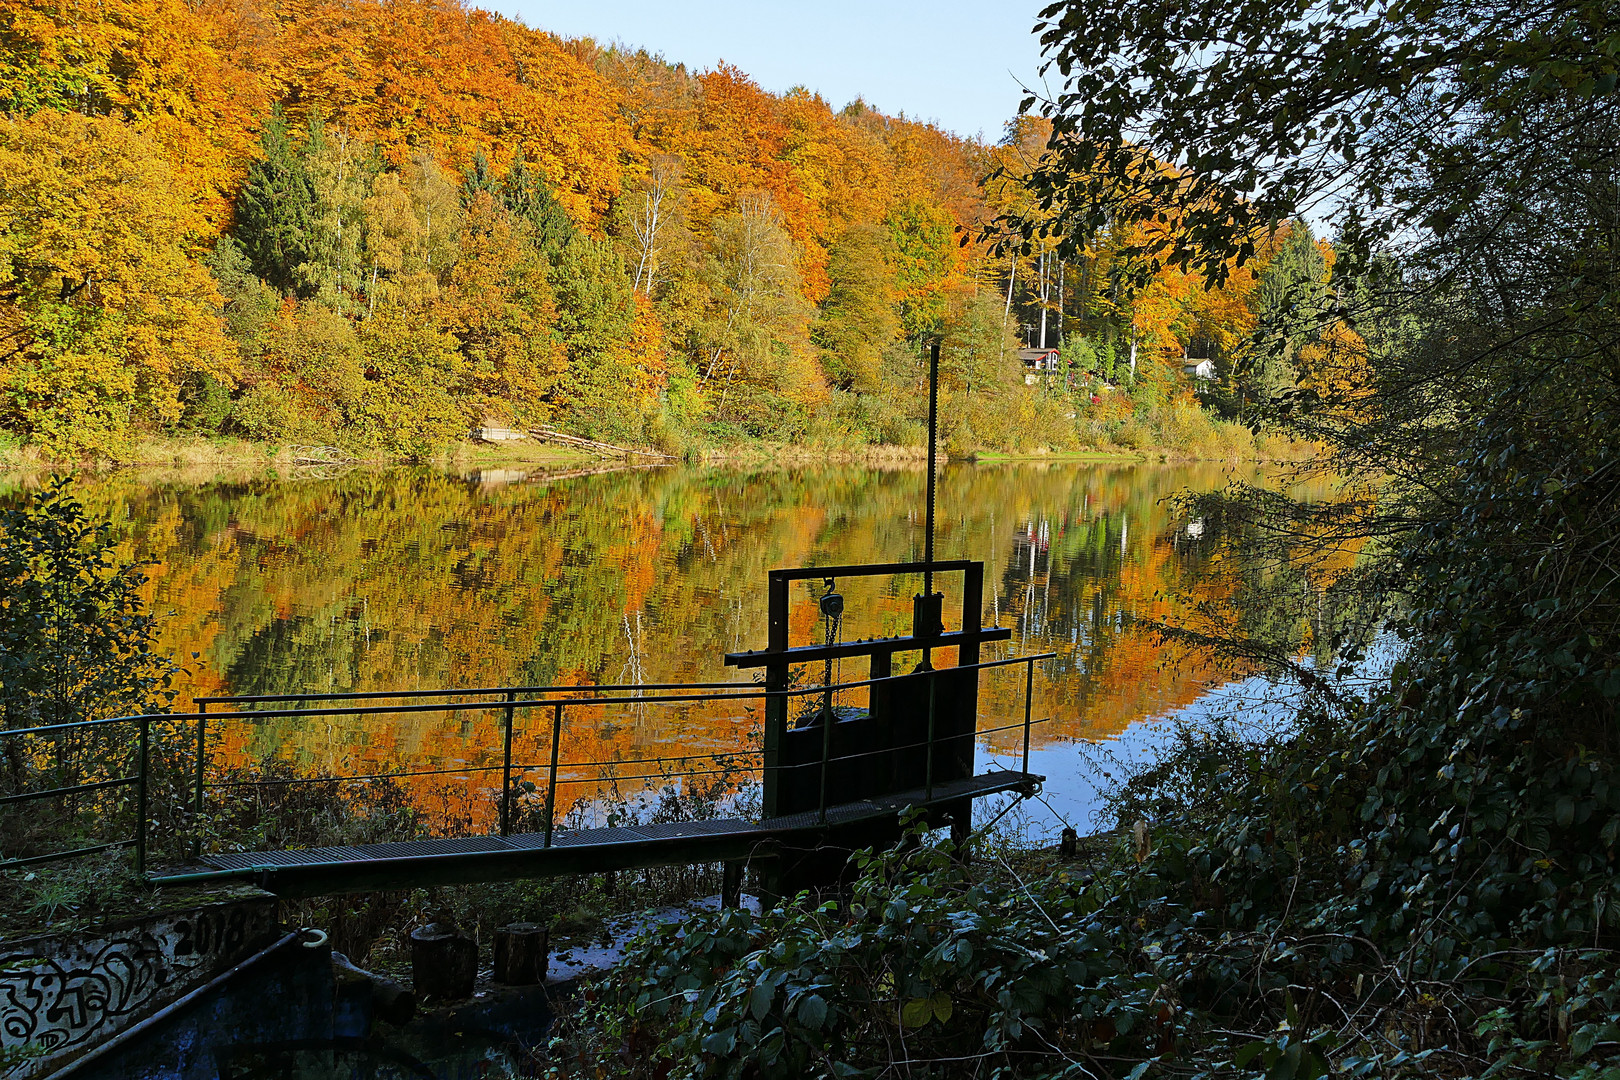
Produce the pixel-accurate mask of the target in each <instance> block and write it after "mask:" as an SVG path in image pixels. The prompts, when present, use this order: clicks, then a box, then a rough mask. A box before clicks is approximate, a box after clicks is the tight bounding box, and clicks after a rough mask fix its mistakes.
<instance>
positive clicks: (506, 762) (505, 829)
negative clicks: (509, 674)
mask: <svg viewBox="0 0 1620 1080" xmlns="http://www.w3.org/2000/svg"><path fill="white" fill-rule="evenodd" d="M516 700H517V691H516V690H508V691H507V692H506V749H505V753H504V754H503V756H502V758H501V835H502V836H510V835H511V834H512V714H513V712H514V711H515V710H514V709H513V708H512V702H514V701H516Z"/></svg>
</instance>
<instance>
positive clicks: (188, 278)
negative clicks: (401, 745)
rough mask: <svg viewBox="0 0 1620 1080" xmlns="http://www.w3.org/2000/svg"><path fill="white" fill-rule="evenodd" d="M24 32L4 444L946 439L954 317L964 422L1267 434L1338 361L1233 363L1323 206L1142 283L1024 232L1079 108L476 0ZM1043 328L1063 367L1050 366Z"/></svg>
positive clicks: (12, 97)
mask: <svg viewBox="0 0 1620 1080" xmlns="http://www.w3.org/2000/svg"><path fill="white" fill-rule="evenodd" d="M0 45H3V49H0V110H3V116H0V237H3V239H0V275H3V278H4V287H3V289H0V340H3V342H4V345H3V346H0V348H3V349H4V354H5V359H4V363H3V365H0V439H3V440H7V441H8V442H9V444H10V445H11V446H12V447H13V448H15V447H16V446H18V445H23V444H27V445H30V446H32V447H33V448H34V452H35V453H36V454H38V455H41V456H44V457H47V458H55V459H58V460H60V459H68V458H74V457H83V456H95V457H103V458H112V459H118V458H120V457H121V456H127V454H128V453H129V448H130V446H131V445H132V444H133V443H134V442H136V441H137V440H140V439H148V438H152V437H161V436H166V435H204V436H211V435H233V436H237V437H243V438H249V439H256V440H264V441H269V442H287V441H291V442H321V443H338V444H341V445H344V446H346V447H348V448H350V449H352V450H355V451H358V452H369V453H382V454H394V455H397V454H420V453H423V452H426V451H428V450H430V449H432V448H434V447H436V446H440V445H443V444H445V443H447V442H449V441H453V440H455V439H458V438H463V437H465V436H466V434H467V432H468V431H469V429H470V428H473V427H476V426H478V425H480V424H484V423H490V424H495V425H499V426H512V427H519V428H521V427H525V426H530V425H533V424H536V423H549V424H556V425H561V426H563V427H566V428H568V429H570V430H574V431H577V432H580V433H583V434H587V435H592V436H596V437H600V438H609V439H613V440H621V441H631V442H639V443H643V444H651V445H658V446H661V447H663V448H664V449H666V450H668V451H671V452H677V453H678V452H681V451H682V450H684V449H686V448H689V447H693V446H713V445H726V444H731V443H737V442H742V441H748V440H756V439H765V440H772V441H803V442H819V443H827V444H833V443H841V444H860V443H891V444H901V445H907V444H910V445H915V444H916V443H917V442H919V441H920V438H921V434H920V432H921V425H920V423H919V420H920V418H921V416H922V413H923V407H924V406H923V403H924V396H925V395H924V394H923V393H922V392H921V380H922V375H923V366H922V363H921V360H920V358H921V356H922V355H923V351H924V350H923V347H922V343H923V342H924V340H925V339H927V338H929V337H933V336H937V337H939V338H940V339H942V341H943V344H944V378H945V382H946V390H945V398H946V400H945V402H944V405H945V415H946V416H947V417H948V421H947V430H946V437H947V439H948V440H949V442H950V445H951V447H952V448H953V449H955V450H959V451H960V450H972V449H975V448H980V447H997V448H1021V447H1031V446H1043V445H1044V446H1053V447H1080V446H1096V445H1109V444H1112V445H1124V446H1141V445H1147V444H1153V443H1158V444H1167V443H1168V444H1181V445H1186V446H1189V447H1190V446H1192V445H1193V444H1194V442H1195V441H1196V440H1200V439H1201V440H1203V441H1202V443H1200V444H1199V447H1201V449H1196V448H1195V450H1194V452H1201V453H1203V454H1204V455H1205V456H1232V455H1233V454H1235V453H1243V452H1248V451H1249V450H1250V449H1252V446H1251V444H1250V442H1249V439H1248V435H1247V432H1245V431H1243V430H1242V429H1241V428H1240V427H1239V426H1237V425H1235V424H1226V425H1216V424H1212V423H1211V422H1210V420H1209V419H1208V417H1207V415H1206V408H1205V407H1207V406H1211V405H1213V406H1216V407H1218V408H1219V409H1220V410H1222V411H1224V412H1226V413H1227V414H1229V415H1230V416H1232V417H1234V418H1241V417H1242V414H1243V412H1244V409H1245V402H1246V401H1248V400H1249V399H1251V398H1252V397H1254V396H1255V395H1256V394H1262V395H1263V394H1266V393H1270V392H1273V391H1274V390H1275V389H1276V385H1274V384H1278V383H1279V381H1280V380H1290V379H1293V378H1296V377H1301V376H1302V375H1303V376H1305V377H1308V376H1309V373H1308V372H1305V371H1304V370H1303V369H1301V371H1285V372H1279V371H1270V370H1266V371H1257V372H1246V373H1245V374H1244V375H1242V376H1241V377H1240V376H1237V375H1235V374H1234V371H1236V370H1239V369H1240V367H1241V365H1240V363H1239V362H1240V360H1241V358H1242V354H1243V353H1244V350H1245V349H1246V347H1247V342H1249V341H1250V340H1251V338H1252V336H1253V331H1254V330H1255V328H1256V326H1257V325H1258V324H1259V323H1260V322H1262V321H1264V320H1266V319H1267V318H1269V317H1272V316H1274V315H1280V314H1281V313H1283V312H1284V310H1285V309H1288V310H1292V306H1293V304H1294V303H1295V302H1296V301H1297V296H1295V295H1294V294H1295V293H1297V292H1298V290H1297V289H1296V288H1293V286H1294V285H1296V284H1298V281H1296V280H1295V279H1298V278H1299V277H1300V275H1302V274H1304V275H1307V276H1308V277H1309V280H1308V281H1306V282H1305V284H1307V285H1309V286H1310V287H1311V288H1314V289H1317V290H1319V291H1325V290H1326V289H1327V285H1326V280H1327V275H1328V268H1329V266H1330V264H1331V250H1329V249H1327V248H1326V247H1325V246H1319V245H1318V244H1316V243H1315V242H1314V241H1313V240H1312V239H1311V238H1310V236H1309V235H1308V231H1307V230H1305V229H1304V228H1303V227H1301V226H1297V225H1296V226H1289V225H1286V224H1285V225H1284V226H1283V227H1282V228H1281V229H1280V230H1279V231H1278V232H1277V233H1276V235H1275V236H1274V237H1273V238H1272V243H1271V245H1270V247H1269V248H1268V249H1267V250H1264V251H1261V252H1258V253H1257V256H1256V258H1254V259H1252V260H1250V261H1248V262H1247V263H1246V264H1245V265H1244V266H1243V267H1241V268H1239V267H1236V266H1234V267H1232V273H1231V275H1230V276H1229V278H1228V280H1227V282H1226V283H1225V285H1224V286H1223V287H1222V288H1220V289H1217V290H1214V291H1207V290H1206V289H1205V287H1204V285H1205V281H1204V279H1203V278H1202V277H1195V276H1188V275H1186V274H1184V273H1178V272H1175V271H1170V270H1162V271H1154V272H1152V274H1151V281H1150V284H1149V285H1148V287H1147V288H1146V289H1145V290H1144V291H1141V292H1136V291H1133V290H1131V289H1127V288H1124V287H1122V286H1123V285H1124V284H1125V283H1126V282H1128V281H1129V280H1130V279H1131V278H1132V276H1133V274H1137V273H1138V271H1139V269H1140V268H1139V267H1137V266H1135V265H1133V264H1131V262H1130V261H1129V260H1128V259H1125V258H1123V257H1122V256H1121V254H1120V253H1121V252H1123V251H1126V250H1129V249H1130V248H1131V240H1132V238H1131V237H1130V236H1119V235H1113V234H1112V233H1111V232H1110V231H1108V230H1101V231H1099V232H1098V233H1097V234H1096V235H1091V236H1087V237H1085V238H1083V240H1082V243H1081V245H1080V248H1079V249H1071V250H1070V252H1069V254H1067V255H1065V256H1064V257H1061V258H1060V257H1059V255H1058V254H1057V252H1056V242H1055V240H1046V241H1040V242H1036V243H1033V244H1028V245H1024V246H1023V247H1022V249H1021V250H1020V252H1019V253H1018V254H1017V255H1011V254H1003V253H1001V252H1000V251H999V250H998V248H997V241H998V239H1000V238H1001V236H1000V234H999V233H998V231H997V229H996V226H995V223H996V221H997V220H998V219H999V218H1001V216H1002V215H1004V214H1007V213H1010V212H1012V213H1022V214H1024V215H1025V216H1027V214H1028V212H1029V210H1030V206H1029V200H1030V196H1029V194H1028V191H1027V189H1026V188H1025V186H1024V184H1023V182H1022V177H1023V176H1024V175H1026V174H1027V173H1028V172H1029V171H1030V170H1031V169H1032V168H1034V167H1035V165H1036V162H1037V161H1038V159H1039V157H1040V155H1041V154H1042V153H1043V152H1044V151H1043V149H1042V148H1043V147H1044V146H1045V143H1046V139H1047V134H1048V129H1047V127H1046V125H1045V122H1044V121H1041V120H1037V119H1033V118H1026V119H1022V120H1019V121H1017V122H1015V123H1010V124H1009V125H1008V129H1007V132H1006V135H1005V138H1004V139H1003V140H1002V141H1001V142H1000V143H998V144H996V145H987V144H985V143H983V142H980V141H977V140H974V139H963V138H959V137H956V136H954V135H951V134H949V133H947V132H944V131H942V130H940V129H939V128H938V127H937V126H934V125H931V124H927V123H921V122H918V121H916V120H913V119H908V118H906V117H903V116H902V117H892V116H887V115H884V114H883V113H881V112H879V111H877V110H875V109H873V108H871V107H869V106H867V105H866V104H864V103H863V102H860V101H856V102H853V103H850V104H848V105H846V106H844V107H843V108H841V109H835V108H834V107H832V106H830V105H829V104H828V103H827V102H825V101H823V100H821V99H820V98H819V97H817V96H816V95H814V94H812V93H809V92H807V91H804V90H793V91H790V92H788V93H786V94H783V95H780V96H778V95H773V94H770V93H767V92H765V91H764V90H762V89H761V88H760V87H759V86H757V85H756V84H754V83H753V82H752V81H750V79H749V78H748V76H747V75H746V74H744V73H743V72H741V71H738V70H736V69H734V68H731V67H725V66H722V67H720V68H718V69H717V70H714V71H707V72H701V73H694V72H691V71H688V70H687V69H686V68H684V67H683V66H681V65H679V64H673V63H669V62H666V61H665V60H664V59H663V58H662V57H658V56H652V55H648V54H647V53H645V52H642V53H633V54H632V53H629V52H626V51H622V50H616V49H603V48H600V47H598V46H597V45H595V44H593V43H592V42H590V41H564V40H560V39H558V38H557V37H555V36H553V35H550V34H547V33H545V32H543V31H539V30H533V29H529V28H527V27H525V26H523V25H521V24H519V23H517V22H513V21H510V20H507V19H504V18H501V17H498V16H494V15H490V14H487V13H485V12H482V11H477V10H474V9H471V8H468V7H465V6H462V5H461V4H458V3H455V2H453V0H404V2H395V3H388V4H378V3H370V2H360V3H343V4H339V3H335V2H329V0H284V2H280V3H272V2H270V0H241V2H232V3H225V2H223V0H203V2H201V3H197V4H188V3H181V2H180V0H94V2H90V0H18V2H15V3H10V4H7V5H6V7H5V9H4V11H3V12H0ZM1279 248H1280V249H1281V250H1283V251H1285V252H1286V253H1287V257H1286V258H1283V259H1280V260H1273V259H1272V258H1271V255H1272V253H1273V250H1275V249H1279ZM1074 250H1079V251H1080V254H1079V255H1075V254H1074ZM1273 263H1275V265H1276V268H1275V269H1272V266H1273ZM1268 272H1269V273H1270V277H1271V278H1272V279H1274V280H1271V281H1267V280H1266V278H1267V274H1268ZM1284 279H1287V280H1284ZM1290 297H1292V299H1288V298H1290ZM1285 299H1288V302H1287V303H1284V302H1283V301H1284V300H1285ZM1268 305H1269V306H1268ZM1307 344H1308V343H1307ZM1026 346H1044V347H1050V348H1061V349H1062V362H1061V364H1059V365H1058V367H1057V370H1056V371H1053V372H1044V373H1042V374H1039V375H1037V376H1035V377H1034V378H1032V379H1031V378H1026V377H1025V375H1026V373H1025V365H1024V362H1023V361H1021V360H1020V359H1019V357H1018V350H1019V349H1020V348H1021V347H1026ZM1189 357H1190V358H1191V359H1193V360H1198V359H1202V358H1208V359H1210V360H1211V361H1212V362H1213V364H1214V365H1215V367H1216V374H1217V379H1216V380H1214V381H1212V382H1206V383H1205V384H1199V383H1198V382H1197V380H1195V379H1193V378H1190V377H1188V376H1187V375H1186V374H1184V366H1185V365H1184V361H1185V360H1186V359H1188V358H1189ZM1195 388H1196V389H1197V390H1198V392H1199V393H1201V395H1202V398H1203V401H1202V402H1201V403H1200V402H1199V401H1198V398H1197V396H1196V395H1195Z"/></svg>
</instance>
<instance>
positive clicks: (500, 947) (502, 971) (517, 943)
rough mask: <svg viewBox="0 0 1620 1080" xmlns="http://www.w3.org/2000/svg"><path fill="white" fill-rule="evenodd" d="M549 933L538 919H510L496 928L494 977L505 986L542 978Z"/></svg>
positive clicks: (531, 982)
mask: <svg viewBox="0 0 1620 1080" xmlns="http://www.w3.org/2000/svg"><path fill="white" fill-rule="evenodd" d="M550 937H551V935H550V934H549V933H548V932H547V931H546V929H545V927H543V926H541V925H539V924H538V923H526V922H520V923H511V924H509V925H507V926H503V927H501V928H500V929H499V930H497V931H495V981H496V982H498V983H502V984H504V985H506V986H533V985H534V984H535V983H539V982H544V981H545V978H546V961H547V953H548V952H549V945H550Z"/></svg>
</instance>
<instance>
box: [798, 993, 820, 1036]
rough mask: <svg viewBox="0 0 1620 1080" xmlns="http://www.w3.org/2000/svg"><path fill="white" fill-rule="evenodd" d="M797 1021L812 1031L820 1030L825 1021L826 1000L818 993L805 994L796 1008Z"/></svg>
mask: <svg viewBox="0 0 1620 1080" xmlns="http://www.w3.org/2000/svg"><path fill="white" fill-rule="evenodd" d="M797 1012H798V1017H799V1023H801V1024H803V1025H804V1026H805V1027H807V1028H810V1029H811V1030H812V1031H820V1030H821V1025H822V1024H825V1023H826V1022H827V1001H826V999H825V998H823V997H822V996H821V995H820V994H806V995H805V996H804V998H803V999H802V1000H800V1002H799V1008H798V1010H797Z"/></svg>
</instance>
